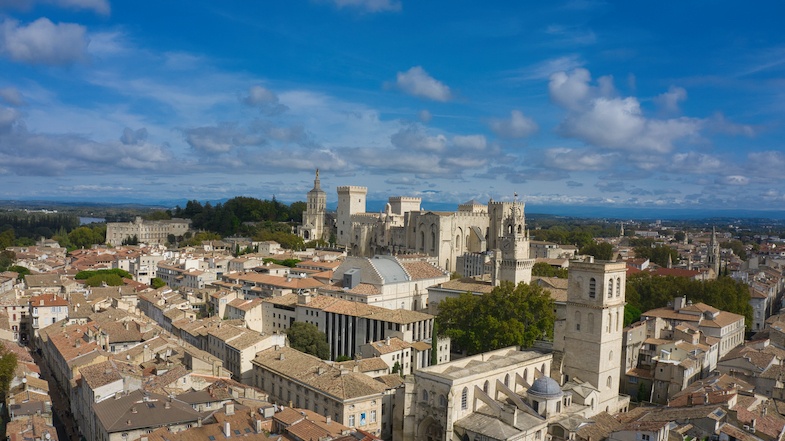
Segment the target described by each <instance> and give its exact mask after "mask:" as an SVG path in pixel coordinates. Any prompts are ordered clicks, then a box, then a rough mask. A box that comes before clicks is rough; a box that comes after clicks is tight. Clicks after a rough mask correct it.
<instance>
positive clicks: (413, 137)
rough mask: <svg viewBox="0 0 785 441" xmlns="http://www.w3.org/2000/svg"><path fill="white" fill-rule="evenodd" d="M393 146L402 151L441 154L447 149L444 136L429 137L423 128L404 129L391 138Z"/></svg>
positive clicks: (411, 127) (412, 126) (414, 126)
mask: <svg viewBox="0 0 785 441" xmlns="http://www.w3.org/2000/svg"><path fill="white" fill-rule="evenodd" d="M390 141H391V142H392V144H393V145H394V146H396V147H398V148H400V149H404V150H415V151H425V152H434V153H439V152H443V151H444V149H445V148H446V147H447V138H446V137H445V136H444V135H441V134H439V135H435V136H430V135H428V134H427V133H426V132H425V130H423V128H422V127H421V126H418V125H411V126H408V127H404V128H402V129H401V130H399V131H397V132H395V133H393V134H392V136H390Z"/></svg>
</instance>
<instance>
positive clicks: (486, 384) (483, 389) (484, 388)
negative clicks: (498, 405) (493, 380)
mask: <svg viewBox="0 0 785 441" xmlns="http://www.w3.org/2000/svg"><path fill="white" fill-rule="evenodd" d="M489 384H490V383H488V380H485V384H483V385H482V391H483V392H485V393H486V394H487V393H488V386H489Z"/></svg>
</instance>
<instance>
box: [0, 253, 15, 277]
mask: <svg viewBox="0 0 785 441" xmlns="http://www.w3.org/2000/svg"><path fill="white" fill-rule="evenodd" d="M15 260H16V253H14V252H13V251H9V250H2V251H0V273H1V272H3V271H7V270H8V267H10V266H11V265H13V264H14V261H15Z"/></svg>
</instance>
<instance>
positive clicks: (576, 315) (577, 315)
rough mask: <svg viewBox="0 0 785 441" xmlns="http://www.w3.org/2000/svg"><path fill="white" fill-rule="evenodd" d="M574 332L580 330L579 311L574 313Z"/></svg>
mask: <svg viewBox="0 0 785 441" xmlns="http://www.w3.org/2000/svg"><path fill="white" fill-rule="evenodd" d="M575 330H576V331H580V330H581V312H580V311H575Z"/></svg>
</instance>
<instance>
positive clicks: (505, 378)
mask: <svg viewBox="0 0 785 441" xmlns="http://www.w3.org/2000/svg"><path fill="white" fill-rule="evenodd" d="M504 385H505V386H507V387H510V374H507V375H505V376H504Z"/></svg>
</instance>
